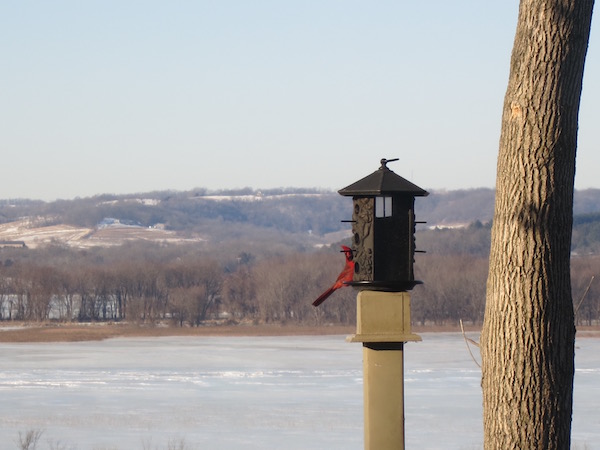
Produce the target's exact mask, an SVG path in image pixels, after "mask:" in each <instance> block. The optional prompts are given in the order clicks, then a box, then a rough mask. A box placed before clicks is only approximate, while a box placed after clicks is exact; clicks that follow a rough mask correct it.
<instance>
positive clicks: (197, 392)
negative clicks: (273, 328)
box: [0, 333, 600, 450]
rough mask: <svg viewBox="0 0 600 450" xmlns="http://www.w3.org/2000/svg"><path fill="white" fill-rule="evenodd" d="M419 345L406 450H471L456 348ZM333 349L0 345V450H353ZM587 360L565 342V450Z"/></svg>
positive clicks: (348, 361) (456, 342)
mask: <svg viewBox="0 0 600 450" xmlns="http://www.w3.org/2000/svg"><path fill="white" fill-rule="evenodd" d="M422 337H423V342H419V343H408V344H407V345H406V346H405V395H406V399H405V413H406V448H407V449H464V450H474V449H479V448H481V447H482V446H481V441H482V426H481V415H482V408H481V394H480V370H479V368H478V367H477V365H476V364H475V363H474V362H473V360H472V359H471V357H470V355H469V353H468V351H467V349H466V347H465V343H464V341H463V339H462V336H461V335H460V334H458V333H425V334H423V335H422ZM471 337H474V338H476V337H477V336H471ZM344 338H345V337H344V336H318V337H305V336H302V337H252V338H242V337H229V338H224V337H214V338H207V337H169V338H150V339H149V338H143V339H142V338H140V339H129V338H128V339H111V340H107V341H103V342H83V343H53V344H1V345H0V399H1V401H0V448H1V449H2V450H4V449H13V448H15V449H16V448H17V441H18V438H19V432H21V433H22V434H24V433H25V432H26V431H28V430H32V429H33V430H43V435H42V437H41V439H40V441H39V444H38V450H45V449H52V450H59V449H60V450H67V449H69V450H70V449H79V450H87V449H90V450H104V449H118V450H130V449H133V450H135V449H140V450H149V449H152V450H155V449H167V448H169V443H170V444H171V446H172V447H173V446H174V445H173V444H174V443H177V444H185V449H209V448H210V449H261V450H263V449H284V448H285V449H298V450H300V449H302V450H305V449H327V450H331V449H340V450H341V449H344V450H352V449H357V450H358V449H362V448H363V418H362V404H363V403H362V401H363V400H362V347H361V345H360V344H349V343H346V342H345V340H344ZM474 352H475V353H476V356H477V349H474ZM599 355H600V339H597V338H580V339H578V340H577V356H576V364H577V372H576V375H575V405H574V418H573V448H574V449H582V450H583V449H586V450H592V449H600V412H599V411H598V405H600V356H599Z"/></svg>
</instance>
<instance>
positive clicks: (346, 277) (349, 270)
mask: <svg viewBox="0 0 600 450" xmlns="http://www.w3.org/2000/svg"><path fill="white" fill-rule="evenodd" d="M342 251H343V252H344V254H345V255H346V265H345V266H344V270H342V272H341V273H340V274H339V275H338V277H337V280H335V283H333V286H331V287H330V288H329V289H327V290H326V291H325V292H323V293H322V294H321V295H319V298H317V299H316V300H315V301H314V302H313V306H319V305H320V304H321V303H323V302H324V301H325V300H327V297H329V296H330V295H331V294H333V292H334V291H337V290H338V289H339V288H342V287H344V286H347V285H346V284H344V282H348V281H352V278H353V277H354V261H353V259H352V258H353V257H352V249H351V248H350V247H346V246H345V245H342Z"/></svg>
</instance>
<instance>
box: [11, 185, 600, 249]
mask: <svg viewBox="0 0 600 450" xmlns="http://www.w3.org/2000/svg"><path fill="white" fill-rule="evenodd" d="M415 205H416V206H415V209H416V215H417V220H419V221H426V222H427V225H426V227H427V228H444V229H453V228H463V229H464V228H466V227H468V226H469V225H470V224H474V223H479V224H480V225H482V224H484V225H485V224H487V223H489V222H490V221H491V219H492V216H493V209H494V191H493V190H492V189H487V188H481V189H465V190H454V191H443V190H440V191H436V190H433V191H430V195H429V196H428V197H425V198H417V199H416V203H415ZM351 208H352V207H351V200H350V199H349V198H347V197H342V196H340V195H339V194H338V193H337V192H334V191H323V190H317V189H295V188H285V189H271V190H263V191H259V190H252V189H248V188H246V189H242V190H228V191H212V192H211V191H208V190H206V189H195V190H193V191H186V192H176V191H160V192H149V193H142V194H132V195H99V196H95V197H89V198H78V199H74V200H58V201H55V202H41V201H32V200H26V199H18V200H0V224H2V226H0V241H5V242H14V241H25V242H26V243H28V245H32V244H33V243H36V244H37V245H39V244H42V243H46V242H63V243H65V244H67V245H70V246H76V247H89V246H93V245H100V246H103V245H104V246H106V245H118V244H120V243H123V242H124V241H126V240H132V239H144V240H151V241H152V240H154V241H157V242H180V243H186V244H192V243H199V244H203V245H210V244H211V243H212V244H216V243H222V242H226V241H231V242H243V245H245V246H248V247H258V246H261V245H262V244H264V243H268V242H270V243H271V244H277V245H280V244H281V245H283V246H287V247H293V248H296V249H300V248H310V247H314V246H322V245H327V244H331V243H335V242H339V241H341V240H343V239H344V238H346V237H347V236H348V235H349V228H350V227H349V225H348V224H347V223H342V222H341V221H342V220H347V219H349V218H350V216H351V214H352V209H351ZM574 211H575V216H576V220H575V231H574V248H577V247H579V248H580V249H581V248H584V247H585V248H586V249H589V248H595V246H596V244H595V243H596V242H600V190H599V189H587V190H580V191H576V193H575V203H574ZM423 228H425V227H423ZM486 228H488V227H486V226H484V227H483V228H482V227H481V226H479V227H476V228H471V233H469V232H465V233H463V237H462V238H461V239H463V241H462V242H463V243H464V236H470V235H473V230H477V233H475V234H477V235H478V236H479V235H480V234H481V235H482V236H485V235H486V234H487V233H489V231H487V230H486ZM454 236H457V235H454ZM478 239H479V240H480V241H481V239H482V238H481V237H478ZM451 240H452V239H451ZM473 247H474V248H485V243H481V242H478V243H477V244H476V245H475V244H474V245H473ZM598 247H599V248H600V245H598ZM586 251H587V250H586Z"/></svg>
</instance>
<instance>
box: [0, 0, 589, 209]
mask: <svg viewBox="0 0 600 450" xmlns="http://www.w3.org/2000/svg"><path fill="white" fill-rule="evenodd" d="M517 13H518V1H517V0H509V1H506V0H505V1H496V2H481V1H477V0H457V1H454V2H448V1H446V0H432V1H429V2H401V1H397V0H381V1H376V2H367V1H364V0H362V1H359V0H303V1H295V2H292V1H269V0H253V1H246V0H215V1H209V0H196V1H184V0H180V1H171V2H165V1H155V0H143V1H142V0H139V1H138V0H102V1H100V0H86V1H83V2H82V1H76V0H72V1H63V0H56V1H52V2H48V1H40V0H31V1H17V0H8V1H4V2H1V4H0V58H1V59H2V63H1V67H2V69H1V70H0V83H1V86H2V89H0V146H1V153H0V154H1V158H2V159H1V160H2V164H1V166H0V167H1V168H0V198H2V199H7V198H30V199H41V200H46V201H52V200H55V199H71V198H76V197H89V196H94V195H99V194H105V193H108V194H132V193H142V192H149V191H160V190H176V191H185V190H191V189H195V188H207V189H209V190H220V189H236V188H244V187H251V188H253V189H270V188H279V187H306V188H322V189H332V190H338V189H341V188H343V187H345V186H347V185H349V184H351V183H353V182H354V181H357V180H358V179H360V178H362V177H363V176H366V175H368V174H370V173H371V172H373V171H375V170H377V168H378V167H379V160H380V159H381V158H388V159H391V158H399V161H397V162H394V163H390V165H389V167H390V168H391V169H392V170H393V171H394V172H396V173H397V174H398V175H401V176H403V177H404V178H407V179H409V180H410V181H412V182H413V183H415V184H417V185H418V186H420V187H422V188H424V189H430V190H443V189H449V190H453V189H468V188H477V187H494V185H495V176H496V157H497V152H498V141H499V136H500V118H501V112H502V103H503V97H504V93H505V90H506V85H507V82H508V70H509V61H510V52H511V49H512V44H513V39H514V32H515V28H516V20H517ZM595 23H598V20H595ZM598 26H600V25H598ZM598 26H596V25H595V24H594V23H593V24H592V36H591V39H590V46H589V50H588V56H587V61H586V73H585V77H584V89H583V96H582V103H581V110H580V122H579V146H578V157H577V173H576V182H575V187H576V188H577V189H585V188H589V187H600V181H599V180H598V178H597V168H598V167H600V152H598V151H596V148H597V147H598V143H599V142H600V127H599V126H598V124H599V122H600V107H599V106H598V105H600V37H599V36H600V30H598V29H597V27H598Z"/></svg>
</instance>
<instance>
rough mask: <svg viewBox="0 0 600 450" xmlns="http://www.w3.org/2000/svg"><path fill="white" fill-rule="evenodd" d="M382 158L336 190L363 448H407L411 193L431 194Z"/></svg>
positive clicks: (413, 282)
mask: <svg viewBox="0 0 600 450" xmlns="http://www.w3.org/2000/svg"><path fill="white" fill-rule="evenodd" d="M391 161H397V159H390V160H386V159H382V160H381V167H380V168H379V170H377V171H375V172H373V173H372V174H371V175H368V176H366V177H365V178H362V179H361V180H359V181H357V182H356V183H353V184H351V185H350V186H347V187H345V188H344V189H341V190H340V191H338V192H339V193H340V194H341V195H344V196H351V197H352V199H353V207H354V210H353V214H352V221H351V222H352V253H353V257H354V277H353V281H352V282H350V283H348V284H349V285H351V286H354V287H357V288H359V289H360V292H359V293H358V296H357V317H356V334H355V335H352V336H349V337H348V340H349V341H350V342H362V344H363V375H364V376H363V386H364V387H363V389H364V422H365V424H364V435H365V450H388V449H389V450H391V449H394V450H397V449H404V343H405V342H411V341H420V340H421V337H420V336H418V335H416V334H413V333H412V332H411V326H410V294H409V293H408V292H407V291H409V290H411V289H412V288H413V287H414V286H415V285H417V284H421V281H416V280H415V279H414V274H413V262H414V254H415V251H416V250H415V238H414V233H415V224H416V223H417V222H415V215H414V203H415V197H416V196H421V197H424V196H427V195H428V194H429V193H428V192H427V191H425V190H423V189H421V188H420V187H418V186H416V185H414V184H412V183H411V182H409V181H407V180H405V179H404V178H402V177H400V176H398V175H396V174H395V173H394V172H392V171H391V170H390V169H388V167H387V163H389V162H391Z"/></svg>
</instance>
